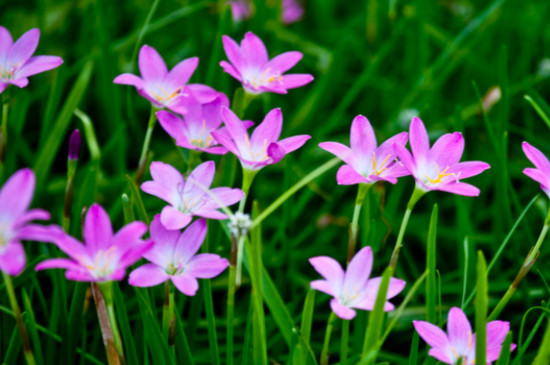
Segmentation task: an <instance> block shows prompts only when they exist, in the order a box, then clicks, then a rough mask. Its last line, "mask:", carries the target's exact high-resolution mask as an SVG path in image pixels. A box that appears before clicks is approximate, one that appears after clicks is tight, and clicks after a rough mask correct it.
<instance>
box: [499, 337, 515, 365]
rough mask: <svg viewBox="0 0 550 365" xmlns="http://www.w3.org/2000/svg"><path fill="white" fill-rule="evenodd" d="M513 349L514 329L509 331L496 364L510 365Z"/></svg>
mask: <svg viewBox="0 0 550 365" xmlns="http://www.w3.org/2000/svg"><path fill="white" fill-rule="evenodd" d="M511 349H512V331H510V332H508V335H506V338H505V339H504V342H503V344H502V350H500V355H499V357H498V361H497V363H496V364H495V365H508V364H509V363H510V353H511V351H510V350H511Z"/></svg>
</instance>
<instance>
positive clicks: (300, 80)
mask: <svg viewBox="0 0 550 365" xmlns="http://www.w3.org/2000/svg"><path fill="white" fill-rule="evenodd" d="M313 80H314V77H313V76H311V75H310V74H289V75H283V81H282V84H283V85H284V87H285V89H294V88H297V87H301V86H304V85H307V84H309V83H310V82H312V81H313Z"/></svg>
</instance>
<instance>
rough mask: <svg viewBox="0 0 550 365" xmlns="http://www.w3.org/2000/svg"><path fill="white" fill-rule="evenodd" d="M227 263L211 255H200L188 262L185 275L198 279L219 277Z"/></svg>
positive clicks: (217, 256)
mask: <svg viewBox="0 0 550 365" xmlns="http://www.w3.org/2000/svg"><path fill="white" fill-rule="evenodd" d="M227 266H229V262H228V261H227V260H226V259H224V258H222V257H220V256H219V255H215V254H212V253H201V254H199V255H197V256H195V257H193V259H192V260H191V261H190V262H189V264H188V266H187V268H186V270H185V273H186V274H188V275H191V276H194V277H196V278H200V279H211V278H214V277H216V276H218V275H220V274H221V273H222V272H223V271H224V270H225V269H226V268H227Z"/></svg>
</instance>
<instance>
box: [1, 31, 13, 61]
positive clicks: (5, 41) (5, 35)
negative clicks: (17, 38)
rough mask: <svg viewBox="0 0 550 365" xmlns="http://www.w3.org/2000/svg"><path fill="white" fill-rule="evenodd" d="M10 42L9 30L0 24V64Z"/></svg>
mask: <svg viewBox="0 0 550 365" xmlns="http://www.w3.org/2000/svg"><path fill="white" fill-rule="evenodd" d="M12 44H13V39H12V38H11V34H10V32H9V31H8V30H7V29H6V28H4V27H3V26H1V25H0V64H4V61H5V58H6V57H7V55H8V52H9V50H10V48H11V46H12Z"/></svg>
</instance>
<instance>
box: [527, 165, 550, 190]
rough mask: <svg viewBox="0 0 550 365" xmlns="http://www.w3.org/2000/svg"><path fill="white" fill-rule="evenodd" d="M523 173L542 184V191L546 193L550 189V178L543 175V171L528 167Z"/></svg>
mask: <svg viewBox="0 0 550 365" xmlns="http://www.w3.org/2000/svg"><path fill="white" fill-rule="evenodd" d="M523 173H524V174H525V175H527V176H529V177H530V178H531V179H533V180H535V181H536V182H538V183H540V185H541V188H542V190H545V191H546V190H548V189H549V188H550V176H547V175H545V174H543V173H542V171H540V170H538V169H534V168H530V167H528V168H526V169H523Z"/></svg>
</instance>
